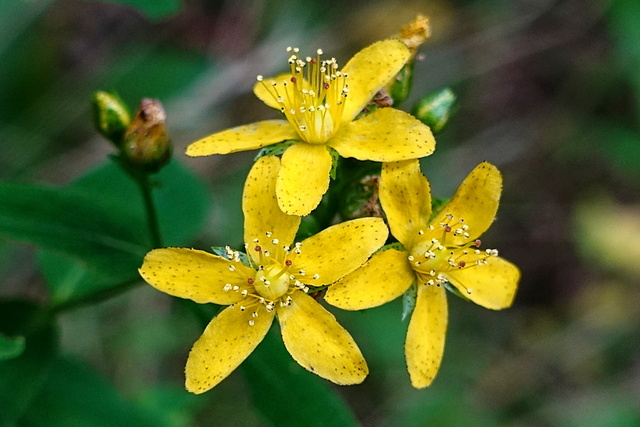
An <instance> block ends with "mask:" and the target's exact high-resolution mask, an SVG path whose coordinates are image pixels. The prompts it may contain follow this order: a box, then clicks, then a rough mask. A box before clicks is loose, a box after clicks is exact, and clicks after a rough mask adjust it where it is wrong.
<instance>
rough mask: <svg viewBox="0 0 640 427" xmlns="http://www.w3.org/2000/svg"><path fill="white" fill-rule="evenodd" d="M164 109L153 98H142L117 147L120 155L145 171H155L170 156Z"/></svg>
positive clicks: (167, 160) (166, 161)
mask: <svg viewBox="0 0 640 427" xmlns="http://www.w3.org/2000/svg"><path fill="white" fill-rule="evenodd" d="M166 117H167V116H166V113H165V111H164V108H163V107H162V104H161V103H160V101H158V100H157V99H150V98H144V99H143V100H142V101H141V102H140V107H139V108H138V110H137V111H136V114H135V116H134V118H133V121H132V122H131V124H130V125H129V127H128V128H127V131H126V133H125V135H124V141H123V144H122V147H121V155H122V158H123V159H124V160H125V161H126V162H127V163H128V164H129V165H131V166H133V167H137V168H140V169H141V170H143V171H145V172H147V173H155V172H158V171H159V170H160V169H161V168H162V167H163V166H164V165H166V164H167V163H168V162H169V159H171V152H172V147H171V139H170V138H169V133H168V132H167V127H166V124H165V121H166Z"/></svg>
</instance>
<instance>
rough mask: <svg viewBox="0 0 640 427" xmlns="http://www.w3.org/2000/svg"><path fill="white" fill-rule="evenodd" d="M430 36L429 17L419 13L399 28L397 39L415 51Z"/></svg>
mask: <svg viewBox="0 0 640 427" xmlns="http://www.w3.org/2000/svg"><path fill="white" fill-rule="evenodd" d="M430 36H431V26H430V25H429V18H427V17H426V16H424V15H422V14H419V15H418V16H416V17H415V19H414V20H413V21H411V22H409V23H408V24H407V25H405V26H404V27H402V28H401V29H400V34H398V39H399V40H400V41H401V42H402V43H404V44H405V45H407V47H408V48H409V49H411V51H412V52H414V53H415V51H416V50H417V49H418V47H419V46H420V45H421V44H422V43H424V42H425V41H426V40H427V39H428V38H429V37H430Z"/></svg>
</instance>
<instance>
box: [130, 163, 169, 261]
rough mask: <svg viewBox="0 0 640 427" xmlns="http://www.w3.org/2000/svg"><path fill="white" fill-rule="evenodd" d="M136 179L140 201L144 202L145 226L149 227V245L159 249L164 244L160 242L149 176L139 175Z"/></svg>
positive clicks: (158, 225)
mask: <svg viewBox="0 0 640 427" xmlns="http://www.w3.org/2000/svg"><path fill="white" fill-rule="evenodd" d="M136 178H137V179H136V181H137V182H138V185H139V186H140V191H141V192H142V200H143V202H144V210H145V212H146V214H147V225H148V226H149V235H150V237H151V243H152V244H153V247H154V248H161V247H163V246H164V244H163V240H162V234H161V233H160V223H159V222H158V213H157V211H156V206H155V203H154V201H153V185H152V183H151V179H150V176H149V175H147V174H140V175H138V176H137V177H136Z"/></svg>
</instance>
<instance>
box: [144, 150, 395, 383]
mask: <svg viewBox="0 0 640 427" xmlns="http://www.w3.org/2000/svg"><path fill="white" fill-rule="evenodd" d="M279 169H280V160H279V159H278V158H277V157H273V156H269V157H263V158H261V159H259V160H258V161H257V162H256V163H255V165H254V167H253V168H252V170H251V172H250V173H249V176H248V177H247V181H246V184H245V188H244V194H243V206H242V207H243V212H244V215H245V231H244V240H245V242H246V243H245V248H246V251H247V254H248V260H249V262H248V264H249V265H245V263H243V262H242V260H241V254H240V253H239V252H237V251H233V250H231V249H230V248H227V253H226V256H217V255H212V254H210V253H207V252H203V251H199V250H194V249H185V248H165V249H156V250H153V251H151V252H149V253H148V254H147V256H146V257H145V259H144V263H143V265H142V267H141V268H140V274H141V275H142V277H143V278H144V280H146V281H147V282H148V283H149V284H150V285H151V286H153V287H155V288H157V289H159V290H160V291H162V292H165V293H168V294H170V295H173V296H177V297H180V298H188V299H191V300H193V301H195V302H197V303H215V304H221V305H228V307H226V308H225V309H223V310H222V311H221V312H220V314H218V315H217V316H216V317H215V318H214V319H213V320H212V321H211V323H209V325H208V326H207V328H206V329H205V331H204V333H203V334H202V336H201V337H200V339H198V341H196V343H195V344H194V346H193V348H192V349H191V353H190V354H189V359H188V360H187V366H186V370H185V372H186V387H187V390H189V391H191V392H193V393H203V392H205V391H207V390H209V389H210V388H212V387H213V386H215V385H216V384H218V383H219V382H220V381H222V380H223V379H224V378H225V377H227V375H229V374H230V373H231V372H232V371H233V370H234V369H235V368H236V367H237V366H239V365H240V364H241V363H242V361H243V360H244V359H246V358H247V357H248V356H249V354H250V353H251V352H252V351H253V349H254V348H255V347H256V346H257V345H258V344H259V343H260V341H262V339H263V338H264V336H265V334H266V333H267V331H268V330H269V328H270V326H271V324H272V323H273V320H274V318H275V317H277V318H278V321H279V323H280V328H281V331H282V338H283V340H284V344H285V346H286V348H287V350H288V351H289V353H290V354H291V356H293V358H294V359H295V360H296V361H297V362H298V363H299V364H300V365H302V366H303V367H304V368H306V369H308V370H309V371H311V372H314V373H315V374H317V375H319V376H321V377H323V378H326V379H329V380H331V381H333V382H335V383H337V384H357V383H360V382H362V380H364V378H365V377H366V375H367V374H368V368H367V364H366V362H365V360H364V358H363V357H362V354H361V353H360V350H359V349H358V347H357V345H356V344H355V342H354V341H353V338H352V337H351V335H349V333H348V332H347V331H346V330H345V329H344V328H342V326H340V325H339V324H338V322H337V321H336V319H335V317H334V316H333V315H332V314H331V313H329V312H328V311H326V310H325V309H324V308H323V307H322V306H321V305H320V304H319V303H318V302H317V301H316V300H315V299H314V298H313V297H311V296H309V295H308V294H307V293H308V291H309V289H310V288H309V287H310V286H325V285H330V284H331V283H333V282H335V281H337V280H338V279H340V278H342V277H343V276H345V275H346V274H348V273H351V272H352V271H354V270H355V269H356V268H358V267H359V266H360V265H362V264H363V263H364V262H365V261H366V260H367V258H368V257H369V256H370V255H371V254H372V253H373V252H374V251H375V250H377V249H378V248H379V247H380V246H382V245H383V244H384V242H385V240H386V238H387V236H388V229H387V227H386V226H385V224H384V222H383V221H382V220H381V219H380V218H362V219H358V220H353V221H347V222H344V223H341V224H338V225H335V226H332V227H329V228H327V229H325V230H323V231H322V232H320V233H318V234H316V235H315V236H312V237H310V238H308V239H306V240H304V241H302V242H301V243H296V244H295V245H294V244H293V240H294V237H295V234H296V232H297V230H298V226H299V224H300V217H297V216H289V215H286V214H285V213H283V212H282V211H281V210H280V209H279V208H278V205H277V201H276V198H275V193H274V191H275V180H276V176H277V174H278V171H279Z"/></svg>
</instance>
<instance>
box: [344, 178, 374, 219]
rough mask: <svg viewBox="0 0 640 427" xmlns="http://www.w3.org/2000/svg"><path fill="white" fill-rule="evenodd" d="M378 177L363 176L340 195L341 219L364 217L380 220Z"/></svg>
mask: <svg viewBox="0 0 640 427" xmlns="http://www.w3.org/2000/svg"><path fill="white" fill-rule="evenodd" d="M379 181H380V176H379V175H377V174H375V175H365V176H363V177H362V178H361V179H359V180H358V181H356V182H352V183H351V184H350V185H348V186H347V187H346V188H345V189H344V190H343V193H342V196H343V201H342V205H341V206H340V215H341V216H342V218H343V219H345V220H348V219H355V218H364V217H370V216H373V217H378V218H382V208H381V207H380V200H379V199H378V182H379Z"/></svg>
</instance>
